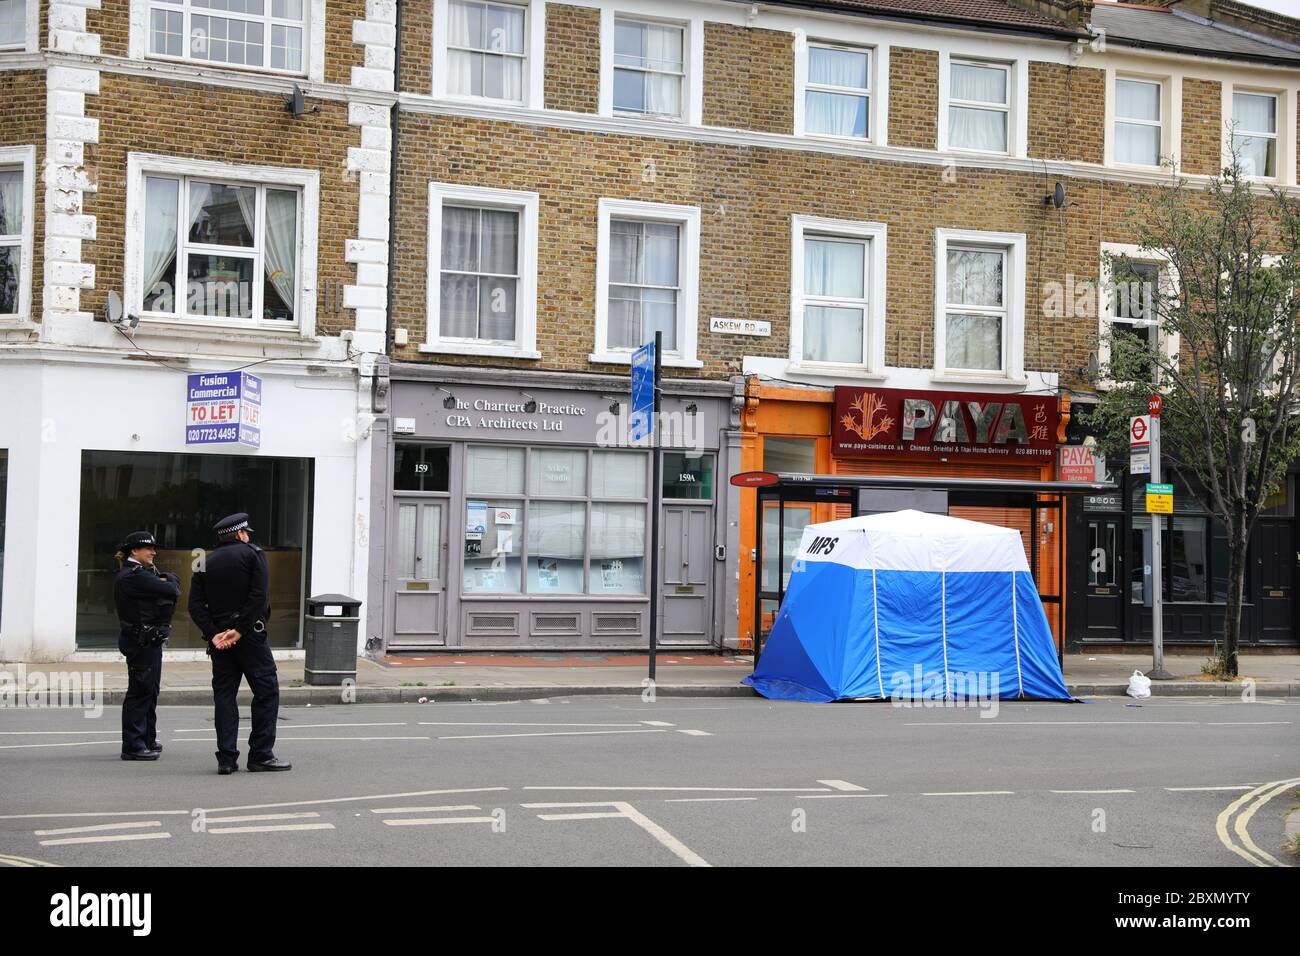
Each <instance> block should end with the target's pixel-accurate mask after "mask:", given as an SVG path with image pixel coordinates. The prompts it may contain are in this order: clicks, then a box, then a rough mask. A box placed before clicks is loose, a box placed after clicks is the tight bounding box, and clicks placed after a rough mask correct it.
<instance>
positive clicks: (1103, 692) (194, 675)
mask: <svg viewBox="0 0 1300 956" xmlns="http://www.w3.org/2000/svg"><path fill="white" fill-rule="evenodd" d="M1204 662H1205V657H1204V656H1203V655H1199V654H1198V655H1179V656H1168V657H1166V658H1165V667H1166V669H1168V670H1169V671H1170V672H1171V673H1172V674H1174V675H1175V677H1176V679H1175V680H1173V681H1157V682H1155V683H1154V684H1153V685H1152V690H1153V693H1154V694H1156V695H1157V696H1162V697H1163V696H1215V697H1223V696H1233V697H1236V696H1240V695H1241V694H1242V693H1243V692H1245V691H1246V690H1247V686H1248V685H1247V684H1246V683H1245V682H1244V679H1251V680H1253V681H1254V693H1255V694H1256V695H1257V696H1261V697H1288V696H1290V697H1296V698H1300V654H1288V655H1266V654H1257V655H1243V656H1242V663H1241V672H1242V676H1243V681H1239V682H1236V683H1231V682H1220V681H1210V680H1207V679H1206V678H1205V677H1204V676H1203V675H1202V674H1201V672H1200V671H1201V665H1202V664H1203V663H1204ZM647 663H648V661H647V657H646V655H644V654H639V655H638V654H601V653H596V652H589V653H576V654H558V653H556V654H528V655H510V656H506V655H474V654H460V655H451V654H438V655H433V654H425V655H417V656H408V655H402V656H391V657H386V658H381V659H379V660H370V659H367V658H362V659H359V660H358V661H357V685H356V687H355V688H352V689H351V690H350V691H349V694H350V695H351V697H352V698H353V699H352V700H351V701H350V702H354V703H385V702H393V703H395V702H400V701H418V700H419V699H420V698H421V697H425V698H428V699H430V700H432V701H434V702H437V701H464V700H521V699H527V698H536V697H555V696H561V695H566V696H567V695H579V694H581V695H593V694H627V693H641V692H642V690H643V684H642V682H643V680H644V679H645V677H646V673H647ZM13 667H14V665H2V666H0V670H10V671H12V670H13ZM752 667H753V664H752V661H751V660H750V658H749V657H748V656H747V655H746V656H737V655H710V654H699V653H691V654H667V653H665V654H661V655H660V656H659V660H658V681H657V683H656V693H658V694H661V695H665V696H702V697H731V696H739V697H749V696H753V691H751V690H750V689H749V688H748V687H745V686H743V685H741V684H740V679H741V678H742V677H744V676H745V675H746V674H748V673H750V671H751V669H752ZM1150 667H1151V658H1150V656H1145V655H1138V654H1106V655H1088V654H1068V655H1066V658H1065V679H1066V683H1067V685H1068V686H1069V688H1070V691H1071V692H1072V693H1073V694H1075V695H1077V696H1080V697H1087V696H1112V695H1117V694H1123V693H1124V691H1125V689H1126V688H1127V686H1128V679H1129V675H1130V674H1132V673H1133V671H1134V670H1141V671H1147V670H1149V669H1150ZM26 668H27V672H28V674H29V675H31V674H34V673H37V672H47V673H60V674H68V673H81V674H83V675H86V676H85V678H84V680H86V681H88V682H89V681H93V680H94V677H93V675H95V674H96V673H99V674H102V675H103V677H102V680H103V689H104V691H105V703H108V704H115V703H120V701H121V698H122V694H123V693H124V692H125V690H126V683H127V680H126V666H125V663H124V662H122V661H112V662H104V661H63V662H58V663H50V664H28V665H26ZM279 670H280V687H281V697H282V699H283V701H284V702H285V703H287V704H305V703H312V704H318V703H319V704H325V703H340V702H343V697H344V694H343V689H342V688H338V687H308V686H306V684H305V683H304V681H303V662H302V661H301V660H292V661H280V662H279ZM210 681H211V672H210V668H209V666H208V663H207V662H206V661H165V662H164V664H163V674H162V695H161V697H160V702H161V703H164V704H206V703H211V701H212V692H211V683H210ZM28 686H29V687H30V686H31V684H30V678H29V685H28ZM246 697H247V690H245V691H243V693H242V695H241V699H245V698H246Z"/></svg>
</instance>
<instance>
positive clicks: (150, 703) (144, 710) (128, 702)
mask: <svg viewBox="0 0 1300 956" xmlns="http://www.w3.org/2000/svg"><path fill="white" fill-rule="evenodd" d="M117 649H118V650H119V651H121V652H122V654H123V655H124V656H125V657H126V675H127V684H126V697H125V698H124V699H123V700H122V750H123V752H126V751H131V752H134V751H139V750H147V749H149V748H150V747H152V746H153V745H154V744H155V743H157V742H158V688H159V685H160V684H161V683H162V652H163V649H162V645H161V644H160V645H158V646H157V647H141V646H140V645H138V644H137V643H135V639H134V638H131V637H119V638H118V641H117Z"/></svg>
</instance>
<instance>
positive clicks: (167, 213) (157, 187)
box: [143, 176, 185, 311]
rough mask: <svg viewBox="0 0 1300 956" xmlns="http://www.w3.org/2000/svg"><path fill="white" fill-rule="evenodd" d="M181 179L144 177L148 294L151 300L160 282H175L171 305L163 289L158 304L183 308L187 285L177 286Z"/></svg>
mask: <svg viewBox="0 0 1300 956" xmlns="http://www.w3.org/2000/svg"><path fill="white" fill-rule="evenodd" d="M180 185H181V184H180V181H179V180H175V179H158V178H155V177H153V176H149V177H147V178H146V179H145V181H144V270H143V272H144V289H143V292H144V297H145V302H146V303H150V301H151V296H153V293H154V290H155V288H157V286H158V284H159V283H166V284H167V285H169V286H171V287H172V288H171V303H170V306H171V309H169V308H168V306H169V303H168V301H167V298H168V297H167V295H166V294H164V293H163V292H162V291H161V290H160V291H159V298H157V299H153V300H152V304H153V305H154V308H156V309H161V310H167V311H170V310H172V309H174V310H176V311H180V310H179V306H178V303H180V302H183V301H184V291H185V290H183V289H177V288H176V218H177V216H178V215H179V212H180V210H179V195H180Z"/></svg>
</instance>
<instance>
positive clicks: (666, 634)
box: [659, 505, 713, 645]
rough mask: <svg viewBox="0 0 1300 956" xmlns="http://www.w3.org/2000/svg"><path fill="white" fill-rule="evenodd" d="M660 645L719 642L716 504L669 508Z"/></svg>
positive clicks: (661, 592)
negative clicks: (715, 626) (716, 634)
mask: <svg viewBox="0 0 1300 956" xmlns="http://www.w3.org/2000/svg"><path fill="white" fill-rule="evenodd" d="M662 554H663V567H662V570H661V573H660V575H659V579H660V581H662V582H663V583H662V584H661V585H660V589H659V590H660V595H661V599H660V605H659V607H660V620H661V621H662V622H663V623H662V626H661V627H660V632H659V633H660V643H662V644H665V645H671V644H709V643H712V641H713V601H712V599H711V595H710V590H711V589H710V583H711V581H712V579H713V508H712V507H708V506H705V507H699V506H691V505H666V506H664V524H663V551H662Z"/></svg>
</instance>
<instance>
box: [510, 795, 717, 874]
mask: <svg viewBox="0 0 1300 956" xmlns="http://www.w3.org/2000/svg"><path fill="white" fill-rule="evenodd" d="M523 806H524V807H526V808H528V809H530V810H532V809H537V810H562V809H566V808H573V809H578V808H581V807H613V808H614V809H615V810H618V811H619V813H618V815H619V816H624V817H627V818H628V819H629V820H631V821H632V822H633V823H635V824H636V825H637V826H639V827H640V828H641V829H642V830H645V832H646V833H648V834H650V835H651V836H652V837H654V838H655V839H656V840H658V841H659V842H660V843H661V844H662V845H663V846H665V847H666V848H667V849H668V850H669V851H670V852H671V853H672V854H673V855H674V856H676V857H677V858H678V859H679V860H681V861H682V862H683V863H685V864H686V865H687V866H708V865H709V864H708V863H707V862H706V861H705V860H704V858H703V857H701V856H699V855H698V854H697V853H695V852H694V851H693V850H691V849H690V847H688V846H686V844H684V843H682V841H681V840H679V839H677V838H676V837H675V836H673V835H672V834H671V833H669V832H668V831H667V830H665V829H664V828H663V827H661V826H660V825H659V824H657V823H655V822H654V821H653V820H651V819H650V818H649V817H647V816H646V815H645V814H644V813H642V812H641V811H640V810H638V809H637V808H636V807H634V806H632V804H630V803H625V802H624V801H622V800H614V801H611V802H609V803H525V804H524V805H523ZM538 816H543V814H538ZM567 816H568V817H569V819H575V817H574V816H573V815H567ZM601 817H602V818H603V817H604V814H601ZM587 819H595V817H587Z"/></svg>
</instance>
